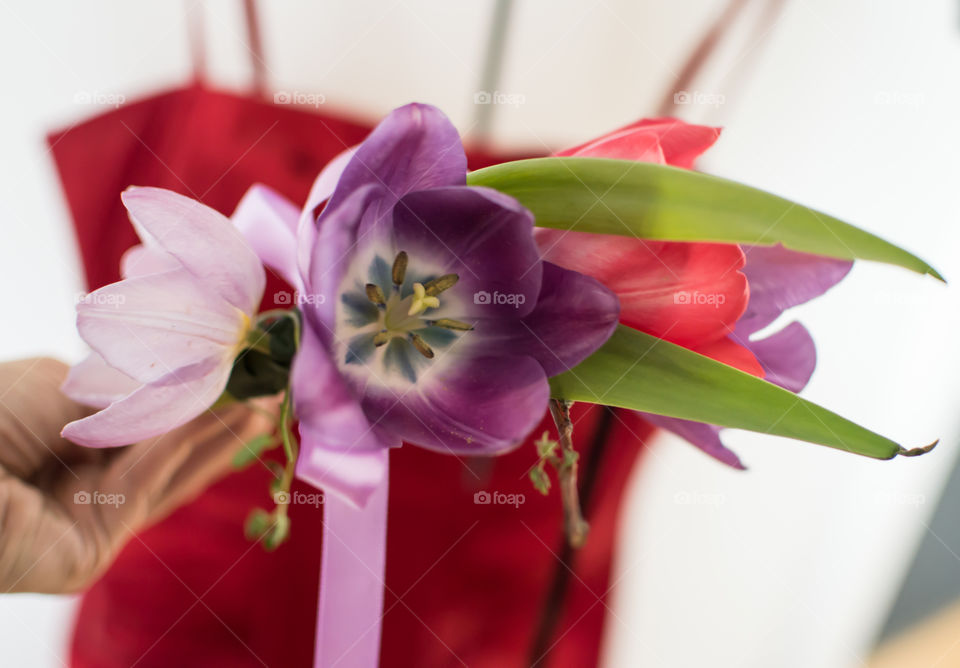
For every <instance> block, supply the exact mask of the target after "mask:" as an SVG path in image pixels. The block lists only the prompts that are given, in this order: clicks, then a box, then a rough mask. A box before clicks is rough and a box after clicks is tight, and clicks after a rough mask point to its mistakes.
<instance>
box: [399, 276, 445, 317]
mask: <svg viewBox="0 0 960 668" xmlns="http://www.w3.org/2000/svg"><path fill="white" fill-rule="evenodd" d="M438 306H440V300H439V299H437V298H436V297H433V296H431V295H427V290H426V288H424V287H423V283H414V284H413V300H412V301H411V302H410V310H409V311H407V315H417V314H418V313H423V312H424V311H426V310H427V309H428V308H437V307H438Z"/></svg>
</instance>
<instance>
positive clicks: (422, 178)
mask: <svg viewBox="0 0 960 668" xmlns="http://www.w3.org/2000/svg"><path fill="white" fill-rule="evenodd" d="M466 174H467V157H466V154H465V153H464V152H463V144H462V143H461V142H460V135H459V134H458V133H457V129H456V128H455V127H453V124H452V123H451V122H450V119H448V118H447V117H446V116H445V115H444V113H443V112H441V111H440V110H439V109H437V108H436V107H433V106H430V105H427V104H408V105H406V106H404V107H400V108H399V109H396V110H394V111H393V112H391V113H390V115H388V116H387V117H386V118H385V119H384V120H383V121H381V122H380V124H379V125H377V127H376V128H375V129H374V130H373V132H371V133H370V135H369V136H368V137H367V138H366V139H365V140H364V141H363V143H362V144H360V146H358V147H357V150H356V152H355V153H354V154H353V156H352V157H351V159H350V162H349V163H348V164H347V166H346V167H345V168H344V170H343V173H342V174H341V175H340V179H339V182H338V183H337V188H336V191H335V192H334V193H333V196H332V197H331V198H330V206H337V205H339V204H340V203H341V202H342V200H343V199H344V198H345V197H347V196H348V195H349V194H350V193H352V192H353V191H354V190H356V189H357V188H360V187H362V186H365V185H369V184H376V185H379V186H381V187H383V188H384V189H385V190H386V193H387V195H388V196H389V197H390V199H391V200H392V201H394V202H395V201H396V200H398V199H400V198H401V197H403V196H404V195H406V194H407V193H409V192H412V191H415V190H425V189H428V188H436V187H438V186H450V185H463V184H465V183H466Z"/></svg>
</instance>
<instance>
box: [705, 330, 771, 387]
mask: <svg viewBox="0 0 960 668" xmlns="http://www.w3.org/2000/svg"><path fill="white" fill-rule="evenodd" d="M690 350H692V351H693V352H695V353H700V354H701V355H706V356H707V357H709V358H710V359H714V360H717V361H718V362H723V363H724V364H727V365H729V366H732V367H734V368H737V369H740V370H741V371H745V372H747V373H749V374H750V375H752V376H757V377H758V378H763V377H764V369H763V365H762V364H760V362H759V360H757V357H756V355H754V354H753V352H752V351H751V346H750V344H749V342H745V343H737V342H736V341H734V340H732V339H731V338H730V337H724V338H722V339H717V340H716V341H711V342H709V343H704V344H703V345H699V346H690Z"/></svg>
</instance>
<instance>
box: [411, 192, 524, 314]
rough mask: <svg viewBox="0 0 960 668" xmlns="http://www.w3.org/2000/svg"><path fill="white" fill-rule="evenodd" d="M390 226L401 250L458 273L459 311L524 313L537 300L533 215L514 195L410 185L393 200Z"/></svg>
mask: <svg viewBox="0 0 960 668" xmlns="http://www.w3.org/2000/svg"><path fill="white" fill-rule="evenodd" d="M393 230H394V235H395V241H396V246H397V249H398V250H405V251H407V252H408V253H418V252H419V253H420V254H421V255H425V256H426V257H427V259H429V260H430V261H431V262H432V263H433V264H435V265H436V266H438V267H441V271H451V272H454V273H456V274H457V275H458V276H459V277H460V280H459V282H458V283H457V285H456V287H455V288H454V290H455V291H456V292H455V293H454V294H457V295H461V296H463V297H464V299H463V303H462V304H461V305H460V307H461V308H463V311H462V312H461V313H460V315H461V316H471V317H477V318H488V317H504V316H507V317H511V318H519V317H524V316H526V315H527V314H529V313H530V311H531V310H533V308H534V306H535V305H536V302H537V296H538V295H539V294H540V286H541V280H542V273H543V272H542V268H541V264H542V263H541V260H540V254H539V252H538V250H537V246H536V244H535V243H534V242H533V237H532V234H531V231H532V230H533V217H532V216H531V215H530V212H529V211H527V210H526V209H524V208H523V207H522V206H520V204H519V203H518V202H517V201H516V200H515V199H513V198H512V197H508V196H506V195H503V194H501V193H499V192H497V191H495V190H491V189H489V188H467V187H459V186H451V187H446V188H433V189H431V190H429V191H420V192H415V193H411V194H409V195H407V196H406V197H404V198H403V199H402V200H400V203H399V204H398V205H397V207H396V210H395V212H394V217H393ZM484 293H485V296H486V297H489V299H487V298H485V297H484ZM497 294H500V295H503V298H502V299H499V300H498V298H497ZM438 317H442V316H441V315H438Z"/></svg>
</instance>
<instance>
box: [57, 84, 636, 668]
mask: <svg viewBox="0 0 960 668" xmlns="http://www.w3.org/2000/svg"><path fill="white" fill-rule="evenodd" d="M369 129H370V128H369V126H366V125H363V124H361V123H358V122H355V121H351V120H348V119H345V118H343V117H337V116H334V115H328V114H317V113H312V112H306V111H302V110H298V109H296V108H293V107H289V106H274V105H271V104H266V103H263V102H259V101H256V100H254V99H249V98H244V97H238V96H234V95H228V94H224V93H217V92H212V91H210V90H207V89H205V88H203V87H200V86H195V87H190V88H185V89H182V90H177V91H174V92H170V93H167V94H163V95H159V96H157V97H153V98H150V99H146V100H143V101H141V102H137V103H134V104H128V105H125V106H123V107H121V108H120V109H118V110H116V111H111V112H110V113H107V114H104V115H102V116H98V117H96V118H93V119H92V120H89V121H87V122H85V123H82V124H80V125H77V126H74V127H72V128H70V129H69V130H66V131H64V132H61V133H57V134H54V135H52V136H51V137H50V144H51V146H52V152H53V155H54V158H55V160H56V162H57V166H58V169H59V173H60V177H61V180H62V184H63V188H64V191H65V192H66V196H67V200H68V202H69V206H70V210H71V212H72V214H73V218H74V222H75V225H76V233H77V239H78V242H79V245H80V251H81V253H82V255H83V262H84V267H85V271H86V277H87V281H88V283H89V287H90V288H96V287H99V286H101V285H104V284H106V283H109V282H113V281H115V280H118V278H119V276H118V266H119V265H118V263H119V259H120V255H121V254H122V253H123V251H124V250H125V249H126V248H128V247H129V246H131V245H132V244H134V243H135V242H136V237H135V235H134V232H133V230H132V228H131V227H130V225H129V224H128V222H127V218H126V214H125V211H124V209H123V207H122V205H121V203H120V192H121V191H122V190H123V189H124V188H126V187H127V186H129V185H152V186H161V187H165V188H170V189H172V190H175V191H177V192H180V193H183V194H185V195H189V196H192V197H195V198H197V199H200V200H202V201H203V202H204V203H206V204H208V205H209V206H212V207H214V208H215V209H218V210H220V211H222V212H223V213H225V214H228V215H229V214H230V213H231V212H232V211H233V209H234V207H235V206H236V204H237V202H238V201H239V200H240V197H241V196H242V195H243V193H244V192H245V191H246V189H247V188H248V187H249V186H250V185H251V184H252V183H254V182H261V183H265V184H267V185H269V186H271V187H273V188H275V189H276V190H278V191H279V192H281V193H283V194H284V195H286V196H287V197H288V198H290V199H291V200H292V201H294V202H300V201H303V200H304V199H305V198H306V195H307V192H308V190H309V187H310V185H311V183H312V181H313V179H314V178H315V177H316V175H317V174H318V173H319V171H320V169H321V168H322V167H323V165H324V164H325V163H326V162H327V161H328V160H329V159H331V158H332V157H333V156H335V155H336V154H338V153H339V152H340V151H342V150H343V149H344V148H345V147H347V146H350V145H353V144H356V143H358V142H360V141H361V140H362V139H363V138H364V137H365V136H366V134H367V132H369ZM468 154H469V156H470V165H471V168H477V167H481V166H484V165H487V164H491V163H493V162H497V161H498V160H497V159H496V158H495V157H494V156H491V155H489V154H486V153H483V152H480V151H473V152H469V153H468ZM502 159H504V158H500V160H502ZM283 287H284V286H283V285H282V284H281V283H280V282H279V280H278V279H277V278H276V277H273V276H271V277H270V280H269V282H268V287H267V296H266V298H265V304H272V303H273V300H272V294H273V292H274V291H276V290H280V289H283ZM574 419H575V420H576V429H575V437H576V438H575V440H576V445H577V448H578V450H579V451H580V453H581V487H582V490H581V491H582V494H583V496H584V504H585V513H586V516H587V519H588V520H589V521H590V524H591V527H592V530H591V533H590V539H589V541H588V543H587V546H586V547H585V548H583V549H582V550H580V551H579V552H577V553H576V554H573V555H571V554H569V552H568V551H567V550H566V549H565V548H564V547H563V545H564V541H563V531H562V516H561V507H560V499H559V495H558V494H557V493H556V490H554V492H553V493H551V494H550V495H549V496H547V497H543V496H541V495H539V494H538V493H537V492H535V491H534V490H533V489H532V487H531V484H530V482H529V479H528V478H527V475H526V474H527V471H528V469H529V467H530V466H531V465H532V464H533V463H534V462H535V461H536V453H535V449H534V447H533V445H532V443H530V442H528V443H526V444H524V445H523V446H522V447H520V448H519V449H517V450H516V451H514V452H512V453H510V454H508V455H505V456H501V457H498V458H495V459H479V458H478V459H473V460H469V461H468V460H463V459H458V458H456V457H452V456H444V455H439V454H436V453H433V452H429V451H426V450H422V449H419V448H415V447H411V446H405V447H403V448H401V449H399V450H398V451H395V452H393V454H392V455H391V456H392V463H391V467H390V476H391V479H390V517H389V526H388V542H387V571H386V580H387V591H386V596H385V601H384V610H385V616H384V623H383V643H382V651H381V657H382V659H381V665H382V666H386V667H390V668H393V667H397V668H400V667H406V666H418V667H421V668H428V667H432V666H455V665H461V664H462V665H469V666H472V667H477V668H483V667H490V668H509V667H511V666H525V665H531V664H533V663H537V665H538V666H546V667H549V668H556V667H561V666H571V667H577V668H582V667H586V666H593V665H596V663H597V661H598V657H599V650H600V642H601V639H602V636H603V628H604V621H605V618H606V606H607V604H608V598H609V597H608V593H609V592H608V588H609V587H610V565H611V556H612V552H613V547H614V538H615V531H616V527H617V523H618V521H619V520H620V517H619V511H620V507H621V499H622V492H623V489H624V485H625V483H626V481H627V479H628V477H629V474H630V471H631V468H632V466H633V463H634V461H635V460H636V458H637V455H638V453H639V452H640V450H641V448H642V445H643V441H644V439H645V438H646V437H648V436H649V434H650V427H649V426H648V425H646V423H644V422H642V421H641V420H639V419H638V418H636V417H635V416H633V415H632V414H630V413H626V412H617V413H614V412H612V411H609V410H607V409H602V408H598V407H587V406H578V407H575V410H574ZM548 428H549V429H551V430H553V427H552V424H550V423H549V420H545V421H544V423H543V425H542V426H541V427H540V428H538V429H537V430H536V431H535V432H534V434H533V437H534V438H536V437H538V436H539V434H540V433H541V432H542V431H543V430H544V429H548ZM554 433H555V432H554ZM267 476H268V473H267V471H266V470H265V469H264V468H263V467H259V466H254V467H251V468H249V469H247V470H245V471H243V472H239V473H236V474H233V475H230V476H228V477H226V478H225V479H224V480H222V481H221V482H219V483H217V484H215V485H214V486H213V487H211V488H210V489H209V490H208V491H207V492H205V493H204V494H203V495H202V496H201V497H200V498H199V499H197V500H196V501H195V502H194V503H191V504H189V505H187V506H185V507H183V508H181V509H180V510H178V511H177V512H175V513H174V514H173V515H171V516H170V517H169V518H168V519H166V520H164V521H163V522H161V523H159V524H158V525H156V526H154V527H152V528H150V529H148V530H146V531H144V532H143V533H141V534H140V535H139V536H138V537H137V538H135V539H132V540H131V541H130V543H129V544H128V546H127V547H126V548H125V549H124V550H123V552H122V553H121V554H120V556H119V558H118V559H117V561H116V563H115V564H114V565H113V567H112V568H111V569H110V570H109V571H108V572H107V573H106V574H105V575H104V576H103V577H102V578H101V579H100V580H99V581H98V582H97V583H96V584H95V585H93V587H92V588H91V589H90V590H89V591H88V592H87V593H86V595H85V596H84V597H83V601H82V603H81V607H80V613H79V617H78V620H77V625H76V629H75V632H74V636H73V643H72V650H71V664H72V665H73V666H74V667H76V668H114V667H116V668H121V667H122V668H129V667H130V666H133V665H136V666H139V667H141V668H149V667H151V666H162V667H163V668H168V667H169V666H186V665H190V666H194V665H196V666H205V667H207V668H218V667H221V666H222V667H224V668H226V667H229V668H238V667H243V666H271V667H272V666H277V667H281V668H299V667H308V666H311V665H312V663H311V661H312V652H313V638H314V628H315V621H316V619H315V618H316V604H317V587H318V581H319V564H320V535H321V526H320V519H321V513H322V509H315V508H312V507H307V506H303V505H297V506H294V507H292V508H291V518H292V521H293V526H292V536H291V539H290V541H289V542H288V543H287V544H285V545H283V546H282V547H281V548H280V549H278V550H277V551H276V552H274V553H266V552H264V551H263V550H262V549H261V548H260V547H259V546H257V545H254V544H251V543H249V542H248V541H247V540H246V539H245V538H244V536H243V530H242V526H243V521H244V518H245V517H246V515H247V514H248V512H249V511H250V509H251V508H253V507H255V506H261V507H269V504H270V497H269V492H268V488H267ZM294 489H297V487H296V486H295V488H294ZM299 489H300V490H301V491H310V490H309V489H307V488H306V486H305V485H302V484H301V485H300V487H299ZM480 490H488V491H498V492H503V493H507V494H516V493H519V494H523V495H525V502H524V503H523V504H522V505H520V506H519V507H517V508H514V507H513V506H494V505H477V504H474V502H473V498H474V494H475V493H476V492H477V491H480ZM568 564H569V567H570V568H569V569H568ZM570 569H572V570H570ZM345 668H348V667H345Z"/></svg>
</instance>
